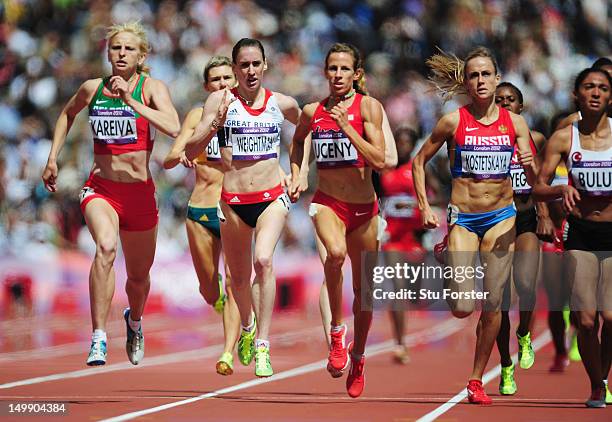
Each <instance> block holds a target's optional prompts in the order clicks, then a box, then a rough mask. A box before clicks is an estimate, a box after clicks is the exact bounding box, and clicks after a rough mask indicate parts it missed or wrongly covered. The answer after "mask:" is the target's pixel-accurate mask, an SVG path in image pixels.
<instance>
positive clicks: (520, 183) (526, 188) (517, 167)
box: [510, 137, 537, 195]
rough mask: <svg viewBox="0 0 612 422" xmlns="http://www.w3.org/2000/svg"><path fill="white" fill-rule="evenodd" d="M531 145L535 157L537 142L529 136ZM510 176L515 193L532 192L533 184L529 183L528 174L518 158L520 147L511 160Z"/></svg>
mask: <svg viewBox="0 0 612 422" xmlns="http://www.w3.org/2000/svg"><path fill="white" fill-rule="evenodd" d="M529 147H530V148H531V153H532V154H533V156H534V157H535V156H536V154H537V151H536V147H535V142H533V138H531V137H530V138H529ZM510 177H511V178H512V190H514V194H515V195H529V194H530V193H531V185H530V184H529V183H527V174H525V169H524V168H523V166H522V165H521V163H520V162H519V159H518V148H515V149H514V154H512V160H511V161H510Z"/></svg>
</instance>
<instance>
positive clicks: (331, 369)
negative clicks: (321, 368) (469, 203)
mask: <svg viewBox="0 0 612 422" xmlns="http://www.w3.org/2000/svg"><path fill="white" fill-rule="evenodd" d="M327 372H329V375H331V376H332V378H340V377H341V376H342V375H344V371H338V370H336V369H334V367H333V366H331V364H330V363H329V362H327Z"/></svg>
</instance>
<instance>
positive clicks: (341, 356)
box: [327, 324, 349, 378]
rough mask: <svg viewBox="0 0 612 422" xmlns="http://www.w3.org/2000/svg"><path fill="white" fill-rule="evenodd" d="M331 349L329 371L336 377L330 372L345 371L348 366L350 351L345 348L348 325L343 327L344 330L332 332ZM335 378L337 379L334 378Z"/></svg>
mask: <svg viewBox="0 0 612 422" xmlns="http://www.w3.org/2000/svg"><path fill="white" fill-rule="evenodd" d="M330 335H331V348H330V349H329V357H328V363H327V370H328V371H329V372H330V373H331V374H332V376H334V373H333V372H332V371H331V370H330V369H333V370H335V371H344V370H345V369H346V367H347V366H348V354H349V352H348V349H347V348H346V347H345V346H344V344H345V343H344V342H345V338H346V325H344V324H343V325H342V329H341V330H340V331H338V332H334V331H331V333H330ZM334 378H335V377H334Z"/></svg>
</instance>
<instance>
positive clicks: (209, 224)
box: [187, 205, 221, 239]
mask: <svg viewBox="0 0 612 422" xmlns="http://www.w3.org/2000/svg"><path fill="white" fill-rule="evenodd" d="M187 218H188V219H190V220H192V221H195V222H196V223H199V224H201V225H202V227H204V228H205V229H206V230H208V231H209V232H210V233H211V234H212V235H213V236H215V237H216V238H217V239H221V229H220V228H219V217H217V207H212V208H198V207H192V206H191V205H188V206H187Z"/></svg>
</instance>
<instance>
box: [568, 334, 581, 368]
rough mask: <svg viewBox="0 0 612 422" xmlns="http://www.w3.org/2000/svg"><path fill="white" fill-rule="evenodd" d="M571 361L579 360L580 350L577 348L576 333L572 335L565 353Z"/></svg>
mask: <svg viewBox="0 0 612 422" xmlns="http://www.w3.org/2000/svg"><path fill="white" fill-rule="evenodd" d="M567 355H568V356H569V358H570V360H571V361H572V362H580V361H581V360H582V358H581V357H580V350H578V334H576V333H574V334H573V335H572V341H571V343H570V349H569V353H568V354H567Z"/></svg>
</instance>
